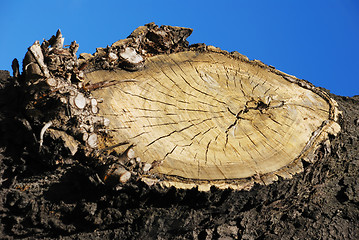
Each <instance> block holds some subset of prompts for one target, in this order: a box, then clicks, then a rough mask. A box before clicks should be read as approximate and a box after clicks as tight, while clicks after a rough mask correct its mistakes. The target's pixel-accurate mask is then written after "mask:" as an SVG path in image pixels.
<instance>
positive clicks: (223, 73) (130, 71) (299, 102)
mask: <svg viewBox="0 0 359 240" xmlns="http://www.w3.org/2000/svg"><path fill="white" fill-rule="evenodd" d="M191 32H192V30H191V29H187V28H179V27H170V26H162V27H160V28H159V27H157V26H156V25H153V24H148V25H146V26H144V27H140V28H138V29H136V30H135V31H134V32H133V33H132V34H131V35H130V36H129V38H127V39H125V40H120V41H118V42H116V43H114V44H113V45H112V46H111V47H107V48H106V49H103V48H99V49H97V52H96V53H95V54H94V55H91V54H81V55H80V56H81V57H80V59H78V60H77V59H76V55H75V53H76V50H74V49H75V48H71V47H70V49H63V48H62V46H59V45H58V44H55V43H57V42H61V41H60V40H58V41H57V40H56V39H60V38H61V37H62V35H61V32H58V34H57V35H56V37H55V36H54V37H53V38H52V39H50V40H49V42H47V43H46V42H45V44H44V43H43V45H42V46H41V48H40V45H39V43H35V44H34V45H33V46H32V47H30V48H29V52H32V55H31V54H30V55H31V56H33V58H35V60H34V59H32V58H31V56H29V57H28V58H27V59H28V60H27V61H25V62H26V63H27V62H29V63H28V64H27V65H26V67H25V69H24V70H25V73H26V74H27V75H28V76H30V77H29V78H30V79H28V82H31V83H33V84H32V85H34V84H35V83H36V84H37V85H39V84H38V82H39V81H34V80H32V79H33V77H31V76H38V77H39V78H41V79H45V81H46V83H47V85H48V88H50V90H51V92H50V94H49V95H51V94H52V95H55V96H56V98H57V99H60V100H61V102H62V103H63V104H65V105H66V106H67V108H68V109H70V110H68V109H67V110H66V111H64V110H63V109H64V108H65V107H63V108H62V113H61V114H59V115H58V116H56V119H57V120H56V121H57V122H56V121H53V120H52V121H51V123H48V126H50V130H51V128H52V127H54V126H57V130H56V131H57V135H56V136H57V138H62V139H63V141H64V142H65V145H66V142H68V144H67V145H68V148H69V149H70V150H71V153H72V155H74V154H75V153H76V151H77V149H78V145H79V144H80V145H81V144H82V145H86V146H87V149H95V150H96V154H97V155H96V156H100V155H101V156H104V155H106V154H108V153H110V152H111V151H115V152H117V153H118V154H119V155H121V154H123V153H127V155H128V156H129V155H131V157H129V158H131V159H132V158H133V159H135V156H136V157H137V160H138V161H139V162H140V161H142V163H141V165H142V170H143V171H140V175H141V179H142V180H143V181H145V182H146V183H148V184H153V183H156V182H158V183H159V184H161V185H163V186H175V187H178V188H192V187H198V189H199V190H209V189H210V187H211V186H216V187H218V188H228V187H230V188H234V189H250V188H251V187H252V186H253V185H254V183H259V184H270V183H272V182H273V181H276V180H278V177H282V178H291V177H292V175H294V174H296V173H298V172H301V171H302V170H303V166H302V161H303V160H304V161H308V162H312V161H314V159H315V155H316V152H317V150H318V148H320V147H321V146H326V147H328V146H329V144H330V142H329V140H328V139H329V137H328V134H330V135H336V134H337V133H338V132H339V131H340V126H339V125H338V123H337V121H338V117H339V115H340V112H339V111H338V108H337V104H336V102H335V101H334V100H333V99H331V98H330V97H329V96H328V94H327V93H326V92H324V91H323V90H321V89H320V88H316V87H314V86H313V85H312V84H310V83H309V82H307V81H304V80H300V79H297V78H296V77H294V76H291V75H288V74H285V73H283V72H281V71H278V70H276V69H274V68H273V67H270V66H267V65H265V64H263V63H262V62H260V61H258V60H254V61H250V60H248V58H246V57H245V56H243V55H241V54H239V53H237V52H233V53H228V52H226V51H222V50H220V49H218V48H215V47H213V46H205V45H192V46H188V43H187V42H186V40H185V39H186V37H187V36H189V34H190V33H191ZM48 45H53V47H52V48H50V50H46V49H47V47H48ZM60 45H61V44H60ZM72 45H73V46H77V47H78V45H77V44H76V42H74V44H72ZM76 49H77V48H76ZM41 51H42V52H41ZM42 55H44V56H42ZM58 62H60V63H62V64H59V63H58ZM30 66H31V67H32V68H30ZM69 66H70V67H69ZM31 69H35V70H36V71H35V70H33V71H32V70H31ZM49 69H50V70H49ZM26 71H27V72H26ZM50 80H51V81H50ZM40 82H41V81H40ZM39 86H40V85H39ZM37 99H38V98H37ZM99 100H101V101H99ZM37 102H38V100H37V101H36V104H37ZM33 105H34V104H33ZM35 108H37V107H36V106H35ZM73 116H77V117H76V118H75V119H76V120H75V122H77V125H76V124H75V125H76V126H75V127H74V128H75V130H73V132H75V133H76V132H77V133H78V132H81V133H82V134H83V140H82V141H83V142H82V143H81V140H78V138H76V136H75V138H74V137H71V136H67V134H69V131H68V130H67V129H63V130H62V132H61V131H60V132H58V131H59V129H58V128H61V126H64V124H65V125H67V124H68V123H69V122H70V120H69V119H73V118H74V117H73ZM49 118H50V119H51V117H47V118H46V119H49ZM54 118H55V117H54ZM89 119H90V120H89ZM71 122H74V120H71ZM89 122H90V123H89ZM100 122H101V124H99V123H100ZM52 124H53V125H52ZM86 124H87V125H86ZM51 125H52V126H51ZM85 125H86V126H85ZM46 126H47V125H46ZM54 128H55V127H54ZM62 128H64V127H62ZM76 129H77V130H76ZM45 131H46V129H45V130H44V131H42V135H43V134H44V133H45ZM51 132H52V133H53V132H54V131H53V130H51ZM64 132H66V134H65V133H64ZM70 132H71V131H70ZM101 132H102V133H103V132H105V134H100V133H101ZM70 135H71V134H70ZM74 135H76V134H74ZM76 139H77V140H76ZM80 147H81V146H80ZM129 149H131V153H129ZM86 151H87V150H86ZM132 155H133V156H132ZM113 172H116V171H115V170H112V172H111V171H110V173H107V175H106V176H105V177H104V180H106V178H107V177H108V175H111V174H112V173H113ZM117 172H121V174H122V173H126V174H127V175H126V179H128V178H127V177H128V176H131V175H129V173H127V172H125V171H124V170H123V167H121V171H119V170H118V171H117ZM121 176H122V175H121ZM120 179H121V178H120Z"/></svg>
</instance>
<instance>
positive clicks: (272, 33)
mask: <svg viewBox="0 0 359 240" xmlns="http://www.w3.org/2000/svg"><path fill="white" fill-rule="evenodd" d="M149 22H155V23H156V24H158V25H174V26H183V27H190V28H193V29H194V32H193V33H192V36H190V37H189V38H188V40H189V42H190V43H191V44H192V43H199V42H204V43H206V44H208V45H214V46H216V47H220V48H221V49H224V50H227V51H235V50H236V51H238V52H240V53H242V54H244V55H247V56H248V57H249V58H250V59H259V60H261V61H262V62H264V63H266V64H269V65H273V66H275V67H276V68H277V69H279V70H281V71H284V72H286V73H288V74H292V75H295V76H296V77H298V78H302V79H306V80H308V81H310V82H312V83H313V84H314V85H316V86H320V87H324V88H327V89H329V90H330V91H331V92H332V93H335V94H339V95H344V96H353V95H359V74H358V70H359V1H358V0H301V1H294V0H281V1H280V0H271V1H269V0H236V1H235V0H233V1H230V0H228V1H226V0H222V1H211V0H207V1H201V0H200V1H196V0H192V1H187V0H182V1H171V0H166V1H139V0H138V1H120V0H118V1H106V0H102V1H85V0H72V1H70V0H69V1H66V0H64V1H56V0H53V1H48V0H46V1H36V0H35V1H26V0H17V1H10V0H8V1H5V0H4V1H1V2H0V31H1V33H0V34H1V35H0V36H1V37H0V54H1V57H0V69H2V70H10V69H11V61H12V59H13V58H18V60H19V61H21V60H22V59H23V57H24V55H25V53H26V51H27V48H28V47H29V46H30V45H31V44H32V43H33V42H34V41H35V40H40V41H42V39H43V38H45V39H49V38H50V37H51V36H52V35H53V34H55V33H56V30H57V29H58V28H60V29H61V30H62V33H63V35H64V37H65V44H69V43H71V41H73V40H76V41H77V42H78V43H79V44H80V48H79V53H81V52H88V53H93V52H95V49H96V47H106V46H107V45H111V44H112V43H113V42H115V41H117V40H119V39H122V38H126V37H127V36H128V35H129V34H130V33H131V32H132V31H133V30H134V29H135V28H136V27H138V26H141V25H144V24H146V23H149Z"/></svg>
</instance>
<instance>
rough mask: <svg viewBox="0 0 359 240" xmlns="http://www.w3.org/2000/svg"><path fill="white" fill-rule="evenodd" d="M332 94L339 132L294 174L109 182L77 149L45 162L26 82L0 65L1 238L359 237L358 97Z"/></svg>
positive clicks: (45, 158)
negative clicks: (219, 182) (197, 185)
mask: <svg viewBox="0 0 359 240" xmlns="http://www.w3.org/2000/svg"><path fill="white" fill-rule="evenodd" d="M330 95H331V97H332V98H334V99H335V100H336V101H337V102H338V104H339V107H340V110H341V111H342V112H343V115H342V119H341V122H340V124H341V127H342V131H341V133H340V134H339V135H338V136H337V137H336V138H334V139H331V147H330V149H328V148H323V149H320V151H319V154H318V156H317V158H318V159H316V161H315V163H314V164H308V163H306V162H303V164H304V172H302V173H300V174H297V175H295V176H294V177H293V179H289V180H284V179H281V180H279V181H277V182H274V183H273V184H271V185H268V186H262V185H256V186H254V187H253V188H252V189H251V190H250V191H233V190H230V189H227V190H219V189H217V188H215V187H212V188H211V190H210V191H209V192H201V191H198V190H197V189H191V190H179V189H175V188H160V187H158V186H153V187H149V186H147V185H146V184H144V183H140V182H135V181H130V182H128V183H126V184H124V185H123V186H122V187H120V188H112V187H109V186H106V185H103V184H101V183H100V181H97V179H96V177H97V175H96V174H95V171H94V169H92V168H91V167H89V165H88V164H87V163H86V162H85V161H84V160H83V159H81V155H79V154H77V155H75V156H74V157H73V158H72V159H67V161H65V162H64V164H63V165H61V166H53V165H51V164H46V161H47V159H51V155H50V153H49V154H48V155H43V154H39V151H38V146H37V145H36V144H35V142H36V141H35V140H36V138H38V136H37V135H36V134H35V133H38V132H40V129H32V128H31V126H30V124H29V122H28V120H27V119H26V117H25V114H24V113H23V112H22V109H23V108H22V107H23V106H22V103H23V102H25V101H24V99H23V98H24V95H23V87H22V86H21V85H20V84H18V83H17V79H15V78H13V77H11V76H10V74H9V72H7V71H0V136H1V137H0V186H1V188H0V238H1V239H34V238H41V239H59V238H61V239H99V238H101V239H114V238H115V239H359V224H358V222H359V180H358V179H359V178H358V175H359V149H358V146H359V96H354V97H352V98H349V97H342V96H336V95H333V94H330ZM54 144H56V143H54ZM54 151H57V150H56V148H55V150H54ZM58 151H62V149H61V148H59V149H58ZM53 154H54V155H55V154H59V153H53Z"/></svg>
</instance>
